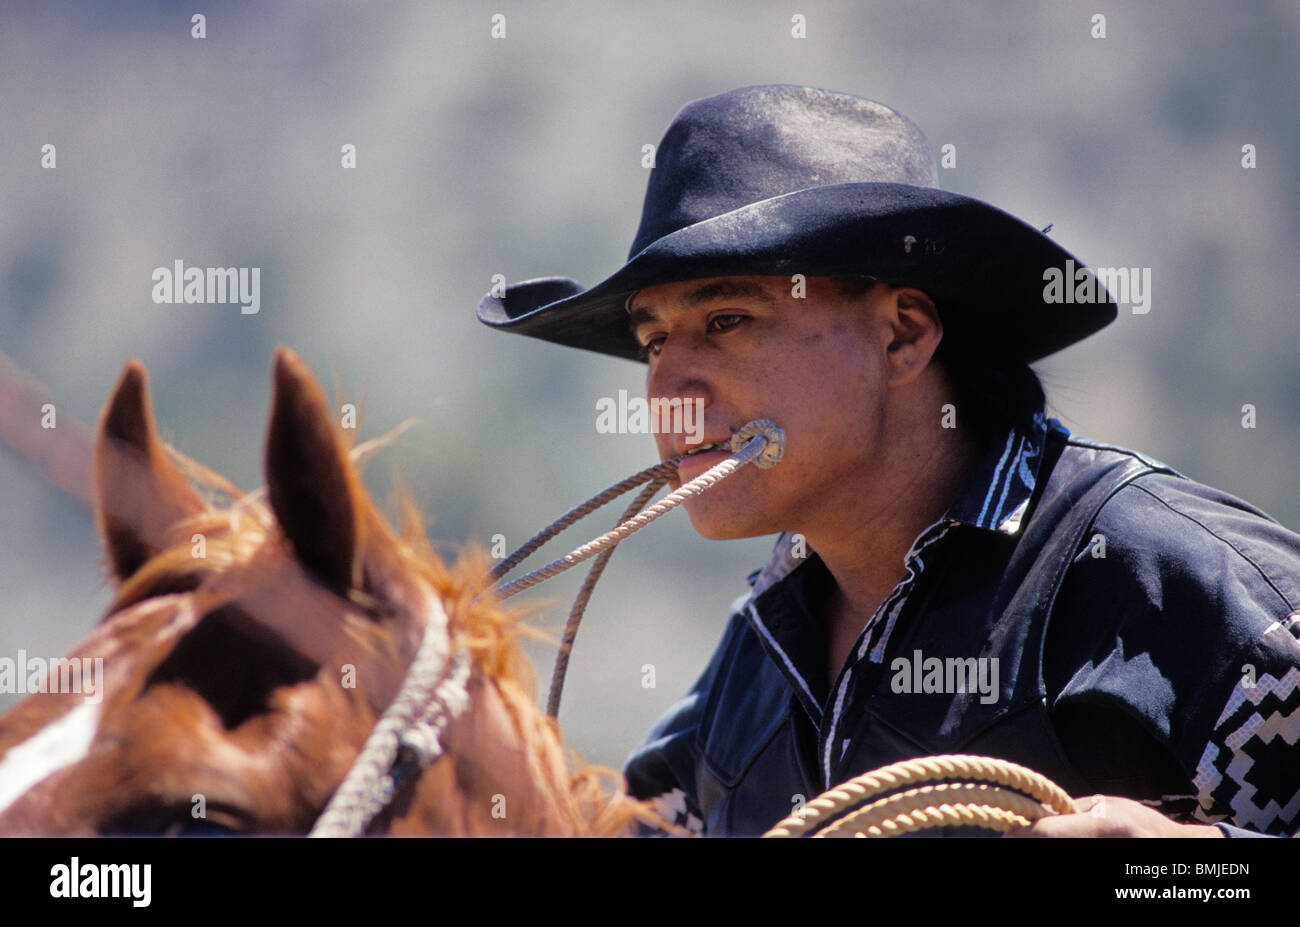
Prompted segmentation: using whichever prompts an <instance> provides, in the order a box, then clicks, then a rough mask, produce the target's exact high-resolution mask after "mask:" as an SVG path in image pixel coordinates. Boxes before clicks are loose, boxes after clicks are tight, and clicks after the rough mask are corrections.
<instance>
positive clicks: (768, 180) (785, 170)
mask: <svg viewBox="0 0 1300 927" xmlns="http://www.w3.org/2000/svg"><path fill="white" fill-rule="evenodd" d="M840 183H902V184H911V185H913V186H918V187H935V186H937V185H938V169H937V166H936V164H935V160H934V153H933V152H932V151H931V149H930V144H929V142H928V141H927V140H926V137H925V135H924V133H922V132H921V130H920V129H919V128H917V127H916V125H914V124H913V123H912V121H911V120H910V119H908V118H907V117H906V116H904V115H902V114H901V113H898V112H896V111H895V110H893V109H890V108H889V107H888V106H885V105H884V104H882V103H877V102H875V101H873V100H867V99H864V98H862V97H856V96H852V95H851V94H847V93H837V92H834V91H830V90H820V89H817V88H814V87H797V86H787V85H764V86H757V87H743V88H741V89H739V90H732V91H729V92H727V93H722V94H718V95H717V96H713V97H706V98H704V99H702V100H695V101H694V102H692V103H688V104H687V105H686V106H685V107H684V108H683V109H682V110H681V112H679V113H678V114H677V116H676V118H674V119H673V122H672V124H671V125H670V126H669V127H668V131H667V132H666V133H664V137H663V140H662V141H661V142H660V143H659V147H658V148H657V149H656V151H655V167H654V169H653V170H652V171H651V173H650V182H649V185H648V187H647V188H646V197H645V204H644V206H643V207H642V210H641V225H640V227H639V228H638V229H637V234H636V239H635V241H633V243H632V249H631V251H630V252H629V254H628V259H629V260H631V258H633V257H635V256H636V255H637V254H639V253H640V252H641V251H642V250H644V249H645V248H646V247H648V246H649V245H651V244H653V243H654V242H655V241H658V240H659V239H660V238H662V237H664V236H665V235H669V234H671V233H673V232H676V231H678V230H679V229H683V228H686V227H687V226H690V225H694V224H695V223H697V222H702V221H704V220H706V219H712V218H714V217H715V216H720V215H723V214H724V213H728V212H731V211H732V210H735V209H740V208H741V207H744V206H748V205H751V204H753V203H757V202H760V201H762V200H766V199H770V198H772V197H775V196H781V195H783V194H786V193H794V192H795V191H798V190H806V189H808V188H810V187H819V186H826V185H829V184H840Z"/></svg>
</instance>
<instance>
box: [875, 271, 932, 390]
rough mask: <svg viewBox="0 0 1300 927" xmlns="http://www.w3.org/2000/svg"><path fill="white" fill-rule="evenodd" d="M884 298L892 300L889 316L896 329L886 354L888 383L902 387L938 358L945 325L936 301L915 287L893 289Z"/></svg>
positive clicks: (892, 325) (889, 304) (893, 327)
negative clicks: (940, 317)
mask: <svg viewBox="0 0 1300 927" xmlns="http://www.w3.org/2000/svg"><path fill="white" fill-rule="evenodd" d="M884 298H885V299H887V300H888V301H889V302H888V304H887V306H886V307H885V308H886V317H887V318H888V320H889V323H890V325H891V327H892V330H893V340H892V341H891V342H890V343H889V347H888V350H887V355H886V356H887V360H888V363H889V366H890V373H889V379H888V381H887V382H888V384H889V385H890V386H902V385H904V384H906V383H909V382H911V381H912V380H915V379H916V378H917V377H918V376H920V375H921V372H922V371H923V370H925V368H926V366H927V365H928V364H929V363H930V360H931V358H933V357H934V352H935V351H936V350H938V348H939V342H940V341H942V340H943V322H942V321H940V319H939V310H938V309H936V308H935V305H934V300H932V299H930V297H929V296H927V295H926V294H925V293H924V292H922V291H921V290H918V289H916V288H915V287H907V286H891V287H889V288H888V290H887V291H886V292H885V294H884Z"/></svg>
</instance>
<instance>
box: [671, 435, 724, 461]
mask: <svg viewBox="0 0 1300 927" xmlns="http://www.w3.org/2000/svg"><path fill="white" fill-rule="evenodd" d="M719 450H723V451H730V450H731V439H730V438H728V439H725V440H722V441H714V442H713V443H712V444H701V445H700V446H699V447H697V448H693V449H691V450H689V451H685V452H683V453H682V454H681V455H680V456H681V457H683V458H686V457H694V456H695V455H696V454H707V453H709V452H710V451H719Z"/></svg>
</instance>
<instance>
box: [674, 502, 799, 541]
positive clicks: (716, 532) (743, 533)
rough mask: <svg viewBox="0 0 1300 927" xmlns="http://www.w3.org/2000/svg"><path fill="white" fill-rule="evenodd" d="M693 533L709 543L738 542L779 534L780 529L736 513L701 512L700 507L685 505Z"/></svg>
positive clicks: (688, 503)
mask: <svg viewBox="0 0 1300 927" xmlns="http://www.w3.org/2000/svg"><path fill="white" fill-rule="evenodd" d="M685 508H686V512H687V514H688V515H689V516H690V519H691V527H693V528H694V529H695V533H696V534H698V535H699V536H700V537H702V538H706V539H707V540H710V541H740V540H743V539H745V538H759V537H763V536H764V535H768V534H779V533H780V532H781V529H780V528H776V527H771V526H769V525H767V524H764V523H759V521H758V520H757V519H755V518H753V517H752V513H747V514H749V515H750V517H745V518H740V517H737V515H738V513H736V512H719V511H708V510H701V507H695V506H692V505H691V503H690V502H687V503H686V505H685Z"/></svg>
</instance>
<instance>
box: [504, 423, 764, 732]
mask: <svg viewBox="0 0 1300 927" xmlns="http://www.w3.org/2000/svg"><path fill="white" fill-rule="evenodd" d="M731 450H732V452H733V453H732V455H731V456H730V457H728V458H727V459H726V460H724V461H722V462H721V463H719V464H717V465H716V466H714V467H711V468H710V469H708V470H706V471H705V472H704V473H702V474H700V475H699V476H697V477H696V478H695V479H693V480H691V481H690V482H689V483H686V484H684V485H683V486H682V487H681V488H679V489H677V490H676V491H674V492H672V493H670V494H669V495H667V496H665V497H664V498H663V499H661V500H659V501H658V502H656V503H655V504H654V505H652V506H650V507H649V508H646V509H644V511H642V509H643V508H644V506H645V504H646V503H647V502H648V501H649V500H650V499H651V498H652V497H653V496H654V494H655V493H656V492H658V491H659V489H660V487H662V486H663V485H664V484H665V483H666V482H667V481H668V479H669V478H670V477H671V476H674V475H676V472H677V465H678V463H680V462H681V460H682V457H675V458H673V459H672V460H668V461H665V462H664V463H661V464H656V465H655V466H653V467H647V468H646V469H645V470H642V471H641V472H640V473H636V474H633V475H632V476H629V477H628V478H627V479H625V480H621V481H620V482H618V483H615V484H614V485H613V486H611V487H610V488H609V489H606V490H605V491H604V492H602V493H599V494H598V495H596V496H593V497H592V498H590V499H588V500H587V501H586V502H584V503H582V505H579V506H577V507H575V508H573V509H570V510H569V511H568V512H566V513H565V514H564V515H562V516H561V517H560V518H559V519H557V520H556V521H554V522H552V523H551V524H550V525H548V526H547V527H545V528H543V529H542V530H541V531H539V532H538V533H537V534H535V535H533V537H532V538H531V539H529V540H528V542H527V543H525V544H524V545H523V546H522V547H520V548H519V549H518V550H516V551H515V552H514V553H512V554H511V555H510V556H509V557H507V558H506V559H505V560H504V561H502V562H501V563H500V564H498V565H497V566H496V567H494V568H493V570H492V572H491V573H490V574H489V580H490V581H499V580H500V579H501V577H503V576H504V575H505V574H506V573H508V572H510V570H512V569H514V567H516V566H517V565H518V564H519V563H520V562H522V561H523V560H524V558H526V557H527V556H528V555H529V554H531V553H533V551H535V550H537V548H539V547H541V546H542V545H543V544H545V543H546V542H547V541H548V540H550V539H551V538H553V537H555V535H557V534H559V533H560V532H561V531H563V530H564V529H565V528H567V527H569V526H570V525H572V524H573V523H574V522H576V521H578V520H579V519H581V518H583V517H585V516H586V515H588V514H590V513H591V512H594V511H595V510H596V509H598V508H600V507H601V506H603V505H605V504H606V503H607V502H609V501H611V500H613V499H616V498H618V497H619V496H621V495H623V494H624V493H626V492H627V491H628V490H630V489H634V488H636V487H637V486H640V485H641V484H642V483H646V482H648V483H649V484H650V485H649V486H647V487H646V488H645V489H644V490H642V491H641V493H640V494H639V495H638V496H637V498H636V500H635V501H634V502H633V503H632V505H630V506H629V507H628V509H627V511H625V512H624V513H623V516H622V518H621V519H620V523H619V525H618V526H617V527H615V528H614V529H613V530H611V531H607V532H606V533H605V534H602V535H601V536H600V537H598V538H596V539H595V540H592V541H589V542H587V543H586V544H583V545H582V546H581V547H578V548H575V549H574V550H572V551H570V552H569V553H568V554H566V555H565V556H563V557H561V558H560V559H558V560H554V561H552V562H551V563H549V564H547V565H546V566H544V567H542V568H541V569H538V570H534V571H533V572H531V573H528V574H526V575H525V576H523V577H521V578H519V579H517V580H515V581H514V582H511V583H507V584H505V585H502V586H498V587H497V588H496V590H495V595H496V597H497V598H498V599H501V600H505V599H508V598H510V597H511V596H513V595H518V594H519V593H520V592H523V591H524V590H525V589H530V588H532V587H533V586H536V585H537V584H538V583H542V582H545V581H546V580H548V579H550V578H551V577H553V576H558V575H559V574H560V573H563V572H564V571H565V570H568V569H571V568H572V567H575V566H577V565H578V564H579V563H582V562H583V561H584V560H590V559H591V558H592V557H595V558H597V559H596V562H595V563H594V564H592V567H591V570H590V571H588V573H587V577H586V579H585V580H584V581H583V584H582V588H581V589H580V590H579V592H578V597H577V599H576V600H575V601H574V603H573V609H572V610H571V611H570V613H569V620H568V622H567V623H566V624H565V628H564V637H563V640H562V641H561V643H560V650H559V652H558V653H557V654H556V657H555V669H554V671H553V672H552V674H551V690H550V695H549V697H548V698H547V706H546V713H547V714H548V715H550V716H551V717H555V716H556V715H557V714H558V713H559V710H560V694H561V692H562V691H563V689H564V678H565V674H566V672H567V670H568V665H569V654H570V653H571V652H572V650H573V642H574V639H575V638H576V637H577V634H578V624H579V623H580V622H581V621H582V615H583V612H584V611H585V610H586V607H587V602H588V600H589V599H590V598H591V594H592V592H593V590H594V589H595V587H596V581H597V580H598V579H600V575H601V573H602V572H603V571H604V569H605V564H606V563H608V562H609V558H610V557H611V556H613V553H614V548H615V547H617V546H618V544H619V543H620V542H621V541H623V540H625V539H626V538H628V537H629V536H630V535H632V534H635V533H636V532H637V531H640V530H641V529H642V528H644V527H645V526H646V525H648V524H650V523H651V522H652V521H654V520H655V519H657V518H660V517H662V516H663V515H666V514H667V513H668V512H670V511H672V510H673V509H674V508H676V507H677V506H679V505H681V504H682V503H683V502H685V501H686V500H687V499H689V498H691V497H692V496H698V495H699V494H701V493H703V492H705V491H706V490H708V489H710V488H712V487H713V486H716V485H717V484H718V483H719V482H721V481H722V480H724V479H726V478H727V477H728V476H730V475H731V474H733V473H735V472H736V471H737V470H739V469H740V468H741V467H743V466H745V465H746V464H748V463H752V464H754V465H755V466H757V467H759V468H760V469H767V468H769V467H774V466H776V465H777V464H778V463H780V462H781V458H782V456H783V455H784V452H785V432H784V431H782V430H781V429H780V428H778V427H777V426H776V424H775V423H773V422H771V421H769V420H767V419H755V420H754V421H752V422H748V423H747V424H745V425H744V426H743V427H742V428H741V429H740V430H738V431H737V432H736V433H735V434H734V435H732V436H731ZM683 456H685V455H683Z"/></svg>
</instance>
